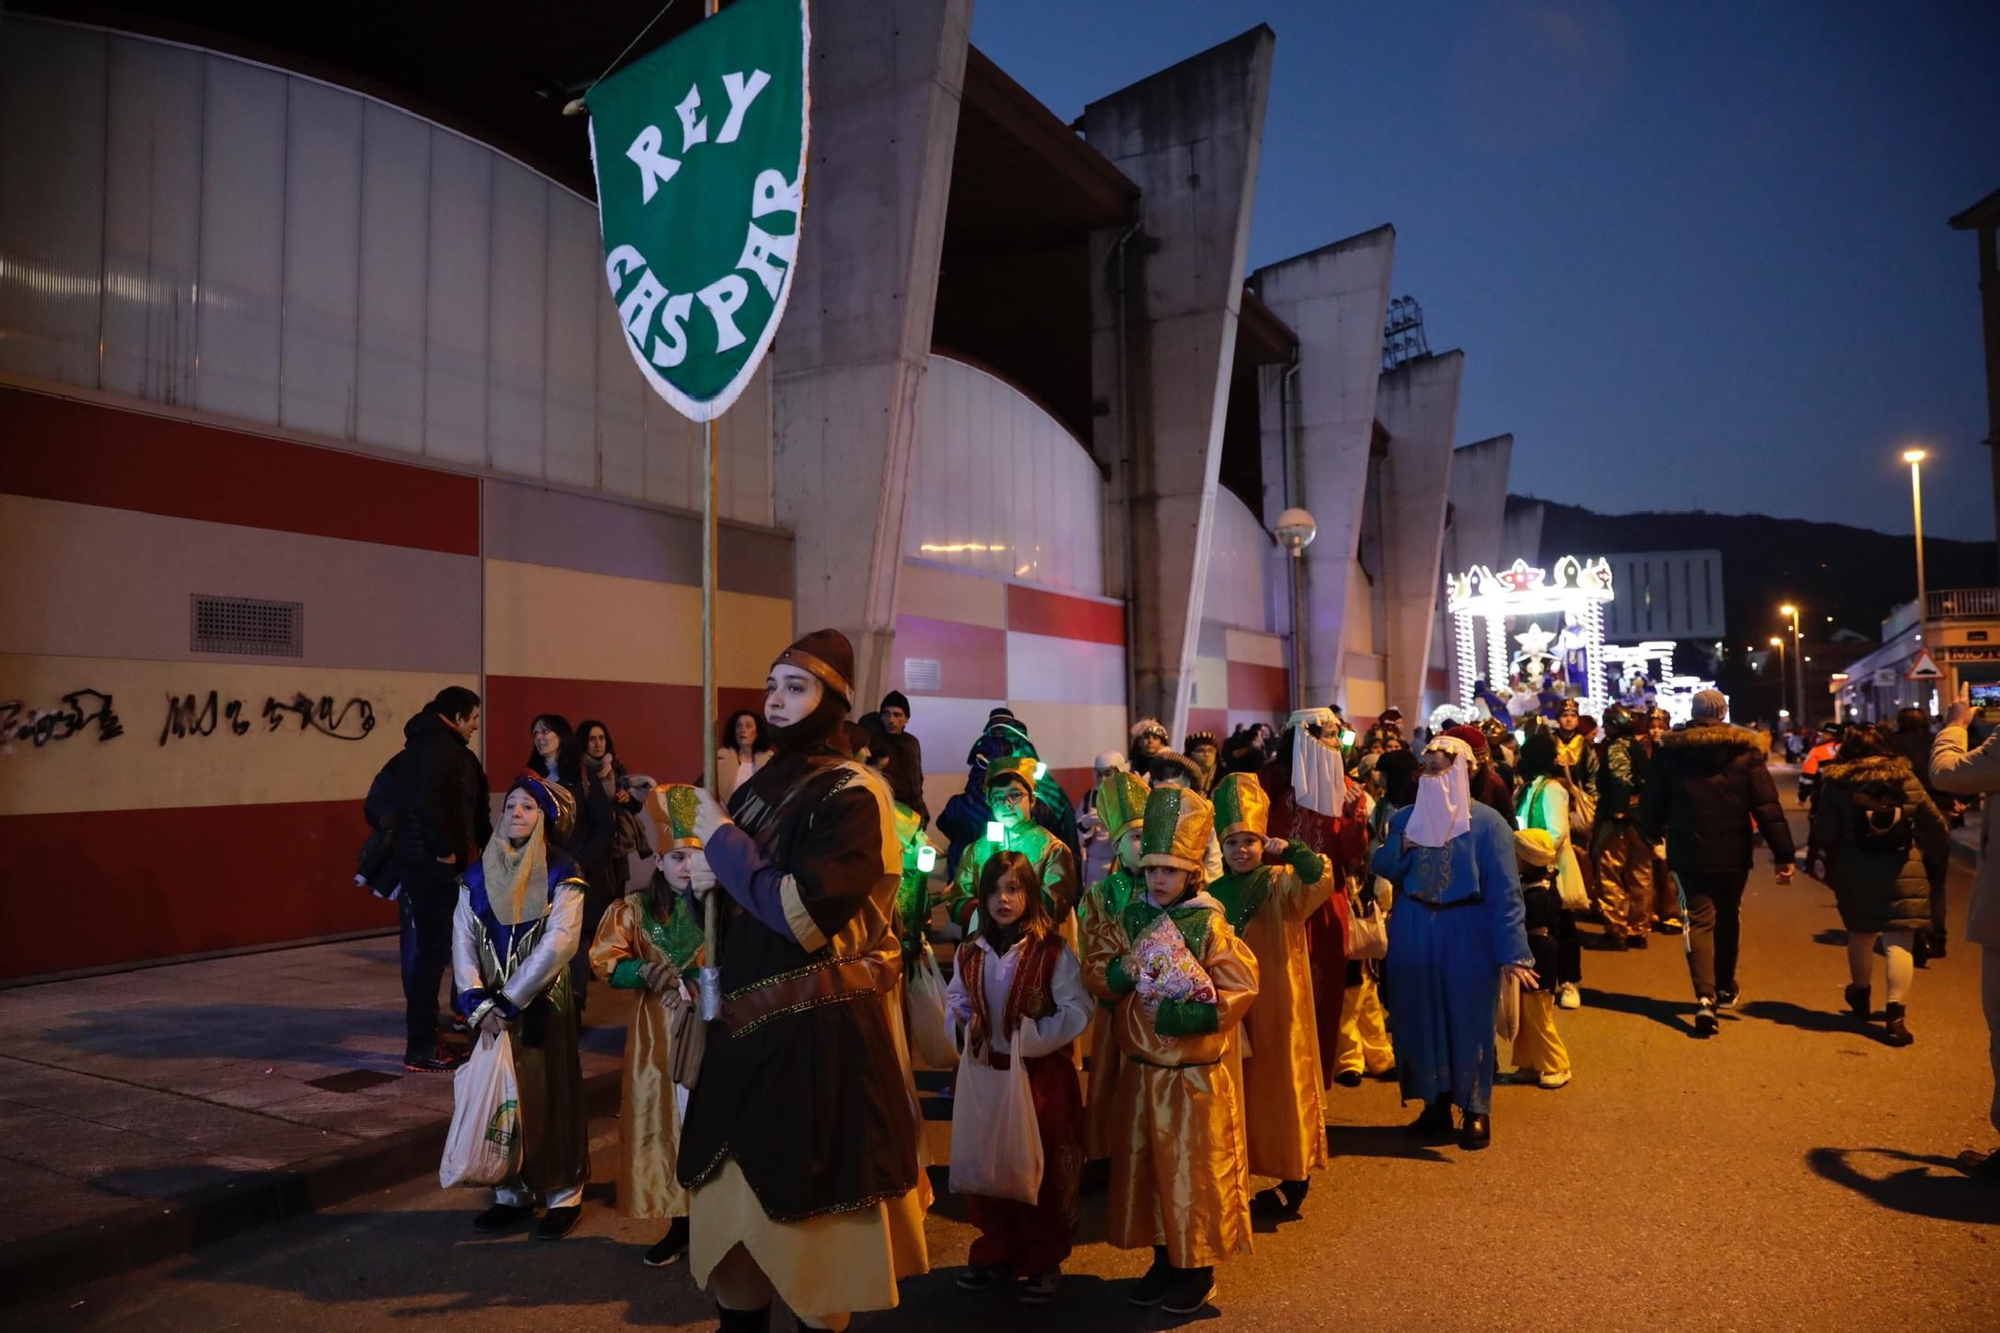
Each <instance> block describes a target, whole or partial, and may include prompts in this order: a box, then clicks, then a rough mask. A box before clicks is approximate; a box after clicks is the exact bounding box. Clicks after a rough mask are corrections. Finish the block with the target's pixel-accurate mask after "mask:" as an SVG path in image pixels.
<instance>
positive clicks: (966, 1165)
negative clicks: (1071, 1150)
mask: <svg viewBox="0 0 2000 1333" xmlns="http://www.w3.org/2000/svg"><path fill="white" fill-rule="evenodd" d="M1041 1190H1042V1130H1041V1125H1040V1124H1039V1123H1038V1122H1037V1121H1036V1119H1035V1095H1034V1092H1033V1091H1032V1090H1031V1089H1030V1088H1029V1087H1028V1066H1027V1064H1026V1063H1025V1062H1024V1061H1022V1060H1021V1059H1020V1058H1019V1057H1015V1058H1013V1059H1011V1060H1009V1061H1008V1067H1007V1068H1006V1069H994V1068H993V1067H992V1066H990V1065H988V1064H987V1063H986V1060H985V1058H984V1057H983V1056H976V1055H974V1054H973V1053H972V1051H971V1050H970V1049H969V1044H968V1049H967V1050H966V1052H965V1054H964V1055H963V1056H961V1057H960V1059H959V1062H958V1086H957V1089H956V1091H955V1092H954V1094H953V1096H952V1103H951V1192H952V1193H954V1194H983V1195H985V1196H986V1197H987V1198H989V1199H1013V1200H1015V1201H1017V1202H1019V1203H1033V1202H1035V1199H1036V1197H1037V1196H1038V1195H1039V1194H1040V1193H1041Z"/></svg>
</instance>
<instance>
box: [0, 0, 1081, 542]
mask: <svg viewBox="0 0 2000 1333" xmlns="http://www.w3.org/2000/svg"><path fill="white" fill-rule="evenodd" d="M0 369H4V370H6V371H8V372H11V373H14V374H19V375H23V376H27V377H30V378H34V379H43V380H52V381H57V382H62V383H69V384H76V385H81V386H85V387H99V386H101V387H104V388H107V389H110V390H112V391H114V392H117V393H121V394H124V395H127V396H129V397H133V398H138V399H142V400H146V401H148V402H157V403H166V404H175V405H195V406H199V407H201V408H204V409H206V410H209V411H213V412H216V413H220V414H223V415H227V416H231V417H235V418H238V419H240V420H242V421H244V422H246V423H250V424H252V425H282V426H284V427H286V428H288V429H293V430H298V431H302V432H306V433H309V434H313V435H323V436H330V437H332V438H336V439H352V440H355V441H357V442H359V443H361V444H365V445H370V446H375V447H386V448H392V449H402V450H407V451H409V452H411V453H421V454H427V455H429V456H431V457H434V458H437V459H440V460H443V461H447V462H452V463H457V464H463V465H467V466H476V467H491V468H494V469H496V470H501V471H505V472H509V473H514V474H517V475H524V476H530V477H537V478H547V479H549V480H551V481H556V482H560V483H563V484H565V485H571V486H581V487H590V488H596V489H601V490H604V491H607V492H609V493H611V494H616V495H624V496H629V497H633V498H651V499H654V500H658V501H661V502H664V503H670V504H674V505H677V506H693V505H694V504H696V503H697V502H698V500H699V498H700V497H699V475H700V458H701V455H700V448H699V446H700V444H701V438H700V432H699V431H697V430H696V429H695V428H693V427H692V426H689V425H688V424H687V423H686V422H684V421H682V420H681V419H680V418H679V417H677V416H675V415H674V414H673V412H672V410H671V409H670V408H668V407H667V405H666V404H665V403H663V402H661V401H659V400H658V399H657V398H656V397H655V396H654V395H653V394H652V392H651V390H650V389H649V388H648V387H647V386H646V383H645V381H644V379H643V378H642V377H641V375H640V373H639V370H638V368H637V367H636V366H635V365H634V364H633V362H632V360H631V357H630V354H629V353H628V352H627V350H626V348H625V346H624V339H623V335H622V332H621V331H620V330H619V328H618V326H617V323H616V312H615V308H614V305H613V302H612V300H611V296H610V293H609V291H608V289H607V285H606V283H605V280H604V263H603V256H602V253H601V247H600V242H599V238H598V231H597V217H596V210H595V208H594V207H593V205H592V204H590V203H589V202H588V201H586V200H583V199H581V198H579V197H578V196H576V195H575V194H573V193H571V192H570V191H569V190H567V189H564V188H562V187H560V186H557V185H555V184H553V183H552V182H550V181H549V180H548V179H547V178H545V177H543V176H541V175H539V174H537V173H535V172H533V171H531V170H529V169H528V168H526V167H523V166H521V165H520V164H518V163H516V162H514V161H513V160H512V159H511V158H507V157H505V156H503V155H502V154H500V153H498V152H495V151H494V150H493V149H491V148H488V147H486V146H485V145H483V144H479V143H476V142H473V141H472V140H469V139H467V138H465V137H463V136H462V135H460V134H457V133H455V132H453V131H449V130H446V129H443V128H442V127H439V126H436V125H433V124H432V123H430V122H429V121H426V120H423V119H421V118H420V117H417V116H413V115H411V114H409V113H408V112H405V111H402V110H400V109H398V108H395V107H391V106H387V105H384V104H383V103H380V102H377V101H374V100H373V99H371V98H368V97H366V96H363V95H361V94H358V93H353V92H349V91H346V90H343V89H339V88H334V87H330V86H328V85H326V84H323V83H320V82H318V81H316V80H313V79H310V78H305V77H299V76H294V75H291V74H288V73H286V72H284V71H281V70H273V69H269V68H266V67H263V66H260V65H252V64H248V63H245V62H244V61H241V60H238V59H235V58H234V57H231V56H226V55H219V54H215V53H208V52H202V51H198V50H192V49H189V48H187V47H185V46H176V45H170V44H167V43H163V42H157V41H153V40H151V39H148V38H143V37H136V36H129V35H124V34H106V33H105V32H103V31H101V30H94V29H89V28H84V27H79V26H75V25H71V24H67V23H63V22H60V21H53V20H46V19H39V18H27V17H20V16H16V15H11V14H6V13H4V12H0ZM1007 392H1009V393H1011V391H1007ZM722 448H723V460H722V475H721V478H720V479H719V486H718V493H719V499H720V508H721V512H722V514H723V516H724V517H727V518H733V519H739V520H744V521H749V522H754V523H760V524H768V523H769V522H770V521H771V499H770V474H771V385H770V376H769V372H768V362H767V364H766V369H765V370H763V371H760V373H759V374H758V376H757V377H756V378H755V379H753V381H752V383H751V386H750V388H749V389H748V390H747V391H746V393H745V394H744V396H743V398H742V399H741V400H739V403H738V406H737V407H736V409H735V410H733V411H732V412H730V413H729V415H728V416H727V418H725V420H724V423H723V428H722ZM978 463H979V465H980V466H981V467H982V468H984V469H986V470H987V471H988V472H990V471H991V470H992V461H991V459H990V458H987V457H985V456H984V455H982V456H981V457H980V458H979V459H978ZM989 499H990V497H984V496H982V501H981V503H980V504H979V505H978V506H977V507H976V509H977V512H978V513H979V514H983V513H984V512H985V510H986V509H988V508H990V504H989V503H988V500H989ZM1093 503H1094V501H1093ZM1012 507H1013V506H1012V505H1006V506H1002V508H1003V509H1011V508H1012ZM982 521H983V520H982ZM988 563H989V564H991V565H992V572H996V573H998V572H1011V566H1009V567H1008V568H1007V569H1006V570H1005V571H1003V570H1002V569H1001V568H1000V564H999V558H998V557H995V558H994V559H993V560H990V561H989V562H988Z"/></svg>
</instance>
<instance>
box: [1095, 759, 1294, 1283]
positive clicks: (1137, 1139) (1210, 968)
mask: <svg viewBox="0 0 2000 1333" xmlns="http://www.w3.org/2000/svg"><path fill="white" fill-rule="evenodd" d="M1213 821H1214V815H1213V813H1212V811H1211V809H1210V807H1209V804H1208V801H1207V800H1206V799H1205V798H1204V797H1203V796H1202V795H1201V794H1200V793H1199V792H1193V791H1188V790H1186V789H1185V788H1178V787H1162V788H1160V789H1159V790H1157V791H1155V792H1153V793H1152V795H1151V797H1150V799H1149V800H1148V802H1147V806H1146V823H1145V830H1144V833H1143V834H1142V835H1141V836H1142V846H1143V847H1144V849H1145V856H1144V858H1143V859H1144V861H1145V863H1146V864H1147V865H1173V866H1178V867H1180V868H1181V869H1184V870H1188V871H1190V872H1192V873H1193V874H1194V875H1196V876H1199V875H1200V873H1201V865H1202V862H1203V860H1204V858H1205V856H1206V853H1207V851H1208V844H1209V841H1210V839H1211V837H1212V831H1211V830H1212V827H1213ZM1162 917H1167V918H1169V919H1171V921H1172V922H1173V925H1174V927H1175V928H1176V929H1177V930H1178V931H1179V932H1180V935H1181V938H1182V939H1183V940H1184V941H1185V943H1186V946H1187V949H1188V951H1189V952H1190V953H1192V954H1193V955H1194V957H1195V959H1196V960H1197V961H1199V962H1200V964H1201V966H1202V969H1203V970H1204V971H1205V972H1206V973H1207V975H1208V978H1209V980H1210V981H1211V982H1212V983H1213V985H1214V987H1215V990H1216V993H1217V994H1216V999H1215V1001H1214V1002H1213V1003H1201V1002H1198V1001H1172V1000H1169V1001H1164V1002H1162V1003H1161V1004H1160V1005H1158V1006H1157V1008H1151V1007H1149V1006H1148V1005H1147V1003H1146V1002H1145V1000H1144V999H1143V998H1142V997H1141V996H1140V995H1139V994H1138V993H1137V990H1136V985H1137V983H1136V979H1135V978H1133V977H1132V976H1131V975H1130V974H1129V973H1128V972H1127V970H1126V960H1127V958H1128V956H1129V955H1130V954H1131V952H1132V946H1133V944H1134V942H1136V941H1138V940H1139V939H1140V938H1142V937H1143V936H1144V935H1145V934H1146V933H1147V931H1148V930H1150V929H1151V928H1152V927H1153V926H1154V925H1155V924H1156V923H1157V922H1158V921H1159V920H1160V919H1161V918H1162ZM1089 932H1090V943H1089V951H1088V955H1087V958H1086V962H1085V968H1084V984H1085V985H1087V986H1088V987H1089V988H1090V991H1091V993H1092V994H1093V995H1095V996H1097V997H1098V998H1099V999H1101V1000H1108V1001H1111V1002H1112V1003H1113V1004H1115V1005H1116V1009H1115V1011H1114V1014H1113V1020H1112V1034H1113V1038H1114V1040H1115V1041H1116V1043H1117V1049H1118V1051H1119V1053H1120V1054H1122V1055H1123V1056H1124V1058H1125V1062H1126V1063H1125V1066H1124V1068H1123V1069H1121V1070H1120V1071H1119V1075H1118V1090H1117V1100H1116V1103H1115V1109H1114V1111H1113V1113H1112V1120H1113V1124H1114V1132H1115V1133H1116V1134H1117V1136H1118V1137H1117V1139H1116V1141H1115V1143H1114V1144H1113V1146H1112V1152H1111V1199H1110V1207H1109V1213H1108V1216H1107V1218H1106V1224H1105V1230H1106V1236H1105V1238H1106V1239H1107V1240H1109V1241H1110V1242H1111V1243H1112V1244H1113V1245H1117V1246H1119V1247H1121V1248H1124V1249H1143V1248H1146V1247H1148V1246H1164V1247H1165V1248H1166V1252H1167V1261H1168V1262H1169V1263H1171V1264H1172V1265H1173V1266H1174V1267H1176V1268H1183V1269H1188V1268H1207V1267H1211V1266H1213V1265H1214V1264H1216V1263H1218V1262H1219V1261H1221V1260H1223V1259H1226V1258H1228V1257H1229V1256H1230V1255H1232V1254H1247V1253H1249V1251H1250V1187H1249V1167H1248V1162H1247V1160H1246V1158H1245V1153H1244V1140H1243V1101H1242V1092H1241V1088H1240V1086H1239V1084H1238V1081H1237V1073H1236V1070H1235V1069H1234V1068H1233V1067H1232V1065H1233V1062H1232V1061H1231V1059H1230V1056H1231V1052H1232V1050H1233V1049H1234V1047H1235V1031H1236V1027H1237V1025H1238V1024H1240V1023H1241V1022H1242V1021H1243V1017H1244V1015H1245V1014H1246V1013H1248V1012H1249V1010H1250V1007H1251V1002H1252V1001H1253V1000H1255V999H1256V998H1257V962H1256V959H1255V958H1254V957H1253V956H1252V955H1251V953H1250V951H1249V949H1247V948H1245V947H1244V945H1243V942H1242V941H1241V940H1239V939H1238V938H1237V937H1236V932H1235V931H1233V930H1231V929H1230V928H1229V921H1228V919H1227V918H1226V917H1225V916H1224V915H1223V910H1222V904H1221V903H1219V902H1217V901H1216V900H1215V899H1214V898H1213V897H1211V896H1209V895H1208V894H1206V893H1203V892H1201V891H1200V890H1199V888H1197V887H1193V885H1192V884H1191V886H1190V888H1189V889H1188V890H1187V891H1186V892H1184V893H1183V894H1182V896H1181V897H1179V898H1177V899H1176V900H1175V901H1174V902H1173V903H1172V904H1171V905H1169V906H1167V907H1164V908H1163V907H1160V906H1158V905H1157V904H1155V903H1154V902H1153V900H1152V898H1151V897H1150V896H1149V895H1147V894H1145V893H1140V894H1138V895H1136V896H1135V897H1134V898H1133V899H1132V901H1131V902H1130V903H1129V904H1127V906H1126V908H1125V910H1124V911H1123V912H1122V913H1120V914H1118V915H1117V916H1116V917H1111V918H1107V919H1103V920H1098V921H1094V922H1091V923H1090V925H1089Z"/></svg>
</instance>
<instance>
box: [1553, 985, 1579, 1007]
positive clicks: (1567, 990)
mask: <svg viewBox="0 0 2000 1333" xmlns="http://www.w3.org/2000/svg"><path fill="white" fill-rule="evenodd" d="M1556 1008H1558V1009H1581V1008H1583V997H1582V996H1581V995H1578V994H1577V993H1576V983H1575V982H1574V981H1565V982H1564V983H1563V984H1562V985H1560V986H1558V987H1556Z"/></svg>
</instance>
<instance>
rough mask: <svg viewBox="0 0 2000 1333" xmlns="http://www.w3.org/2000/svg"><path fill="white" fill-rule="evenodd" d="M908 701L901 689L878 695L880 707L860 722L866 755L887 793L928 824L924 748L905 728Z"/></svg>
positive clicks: (907, 725) (907, 727)
mask: <svg viewBox="0 0 2000 1333" xmlns="http://www.w3.org/2000/svg"><path fill="white" fill-rule="evenodd" d="M909 726H910V700H909V698H908V696H906V695H905V694H904V693H903V692H902V691H901V690H890V691H889V692H888V693H887V694H885V695H883V696H882V706H881V707H880V708H878V709H876V710H875V711H874V712H873V713H870V714H869V715H868V716H866V717H864V718H862V719H861V728H862V730H863V731H865V732H867V733H868V752H869V756H870V758H871V760H872V761H873V762H874V764H875V766H876V768H878V769H879V770H881V773H882V779H883V781H885V782H887V783H888V784H889V793H890V795H892V796H894V797H895V798H896V799H897V800H898V801H900V802H902V803H903V804H904V805H907V806H908V807H910V809H912V810H914V811H916V812H917V817H918V818H920V819H922V820H923V821H924V823H926V824H928V823H930V822H931V810H930V806H928V805H926V804H925V803H924V747H923V743H922V742H920V741H919V740H918V739H917V737H916V734H915V733H914V732H912V731H910V729H909Z"/></svg>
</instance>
